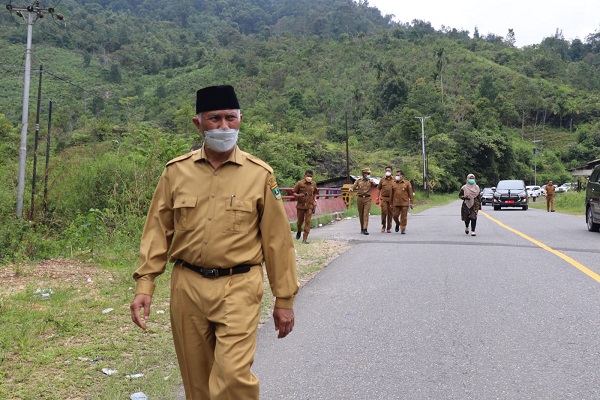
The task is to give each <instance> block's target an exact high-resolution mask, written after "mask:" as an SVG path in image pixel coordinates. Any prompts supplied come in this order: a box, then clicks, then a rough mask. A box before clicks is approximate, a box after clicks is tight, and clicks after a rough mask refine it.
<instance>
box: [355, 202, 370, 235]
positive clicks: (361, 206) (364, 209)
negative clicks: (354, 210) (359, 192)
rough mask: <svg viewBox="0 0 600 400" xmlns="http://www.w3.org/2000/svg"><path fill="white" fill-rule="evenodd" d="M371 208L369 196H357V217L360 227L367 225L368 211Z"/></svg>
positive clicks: (363, 227) (365, 227) (366, 226)
mask: <svg viewBox="0 0 600 400" xmlns="http://www.w3.org/2000/svg"><path fill="white" fill-rule="evenodd" d="M370 210H371V197H359V198H358V219H359V220H360V229H361V230H364V229H367V228H368V227H369V211H370Z"/></svg>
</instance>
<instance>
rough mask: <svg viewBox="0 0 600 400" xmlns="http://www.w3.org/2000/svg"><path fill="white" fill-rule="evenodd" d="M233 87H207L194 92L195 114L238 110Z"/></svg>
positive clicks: (238, 105) (238, 106)
mask: <svg viewBox="0 0 600 400" xmlns="http://www.w3.org/2000/svg"><path fill="white" fill-rule="evenodd" d="M239 108H240V103H238V99H237V96H236V95H235V91H234V90H233V86H230V85H219V86H208V87H205V88H203V89H200V90H198V91H197V92H196V114H200V113H201V112H204V111H214V110H239Z"/></svg>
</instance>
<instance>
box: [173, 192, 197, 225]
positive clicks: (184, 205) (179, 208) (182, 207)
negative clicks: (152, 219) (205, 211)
mask: <svg viewBox="0 0 600 400" xmlns="http://www.w3.org/2000/svg"><path fill="white" fill-rule="evenodd" d="M197 203H198V198H197V197H194V196H182V197H177V198H176V199H175V202H174V204H173V210H174V211H175V230H177V231H189V230H191V229H193V227H194V226H193V221H192V220H193V216H194V211H195V210H196V204H197Z"/></svg>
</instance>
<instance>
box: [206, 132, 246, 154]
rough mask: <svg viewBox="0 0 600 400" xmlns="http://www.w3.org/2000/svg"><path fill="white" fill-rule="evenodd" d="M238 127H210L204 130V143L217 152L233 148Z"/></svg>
mask: <svg viewBox="0 0 600 400" xmlns="http://www.w3.org/2000/svg"><path fill="white" fill-rule="evenodd" d="M239 132H240V131H239V130H238V129H211V130H209V131H205V132H204V141H205V142H206V145H207V146H208V147H210V149H211V150H214V151H216V152H218V153H225V152H227V151H229V150H231V149H233V148H234V147H235V145H236V143H237V141H238V133H239Z"/></svg>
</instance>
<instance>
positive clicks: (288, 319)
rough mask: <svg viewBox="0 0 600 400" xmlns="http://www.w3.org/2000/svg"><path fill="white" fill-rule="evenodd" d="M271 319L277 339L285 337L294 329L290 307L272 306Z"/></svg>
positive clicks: (292, 312) (292, 313)
mask: <svg viewBox="0 0 600 400" xmlns="http://www.w3.org/2000/svg"><path fill="white" fill-rule="evenodd" d="M273 321H274V322H275V330H276V331H279V335H277V338H278V339H281V338H284V337H286V336H287V335H288V334H289V333H290V332H291V331H292V329H294V310H293V309H292V308H274V309H273Z"/></svg>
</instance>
